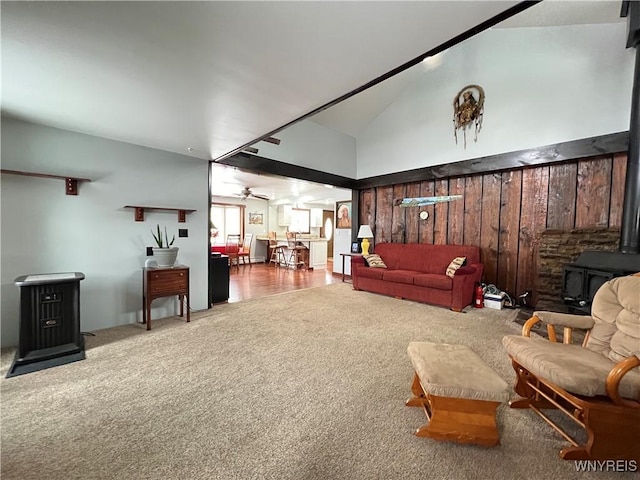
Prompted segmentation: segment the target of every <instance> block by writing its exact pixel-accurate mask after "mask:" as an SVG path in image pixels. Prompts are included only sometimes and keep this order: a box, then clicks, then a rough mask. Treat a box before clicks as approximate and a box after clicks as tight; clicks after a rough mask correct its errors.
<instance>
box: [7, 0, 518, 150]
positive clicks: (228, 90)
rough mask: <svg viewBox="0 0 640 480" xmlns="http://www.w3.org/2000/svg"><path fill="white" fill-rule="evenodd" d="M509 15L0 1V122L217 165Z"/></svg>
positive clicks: (276, 5) (483, 8)
mask: <svg viewBox="0 0 640 480" xmlns="http://www.w3.org/2000/svg"><path fill="white" fill-rule="evenodd" d="M516 3H518V2H516V1H504V2H495V1H461V2H431V1H429V2H415V1H408V2H405V1H389V2H385V1H380V2H377V1H375V2H373V1H372V2H368V1H366V2H342V1H338V2H271V1H259V2H2V6H1V8H2V12H1V13H2V25H1V26H2V29H1V35H2V92H1V93H2V114H3V115H4V116H10V117H14V118H18V119H23V120H26V121H30V122H35V123H42V124H45V125H50V126H54V127H59V128H64V129H68V130H72V131H77V132H82V133H87V134H91V135H97V136H101V137H106V138H110V139H115V140H120V141H125V142H130V143H134V144H139V145H144V146H149V147H154V148H159V149H163V150H168V151H173V152H178V153H182V154H191V155H195V156H200V157H202V158H217V157H219V156H222V155H224V154H226V153H228V152H231V151H233V150H234V149H236V148H238V147H240V146H242V145H244V144H247V143H250V142H251V141H252V140H254V139H256V138H258V137H260V136H262V135H265V134H266V133H268V132H270V131H272V130H275V129H277V128H279V127H281V126H283V125H285V124H286V123H288V122H290V121H293V120H295V119H296V118H299V117H300V116H302V115H304V114H307V113H309V112H311V111H312V110H314V109H316V108H318V107H320V106H322V105H324V104H326V103H328V102H330V101H332V100H334V99H336V98H338V97H340V96H341V95H344V94H346V93H348V92H350V91H352V90H354V89H356V88H358V87H360V86H362V85H364V84H366V83H367V82H369V81H370V80H372V79H374V78H376V77H378V76H380V75H383V74H385V73H386V72H389V71H390V70H392V69H394V68H395V67H398V66H399V65H402V64H403V63H405V62H408V61H410V60H412V59H414V58H416V57H419V56H420V55H422V54H424V53H425V52H427V51H429V50H431V49H432V48H435V47H436V46H438V45H440V44H442V43H444V42H445V41H447V40H449V39H451V38H453V37H455V36H456V35H459V34H461V33H463V32H465V31H466V30H468V29H470V28H472V27H474V26H476V25H478V24H480V23H481V22H483V21H484V20H487V19H489V18H491V17H493V16H495V15H496V14H499V13H501V12H503V11H504V10H506V9H508V8H509V7H511V6H513V5H515V4H516ZM347 128H348V127H347ZM187 147H192V149H193V150H192V151H191V153H189V152H187Z"/></svg>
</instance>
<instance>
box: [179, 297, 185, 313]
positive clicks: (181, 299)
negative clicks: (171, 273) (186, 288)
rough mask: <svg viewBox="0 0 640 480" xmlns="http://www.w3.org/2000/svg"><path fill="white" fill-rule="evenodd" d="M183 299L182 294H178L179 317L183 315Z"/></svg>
mask: <svg viewBox="0 0 640 480" xmlns="http://www.w3.org/2000/svg"><path fill="white" fill-rule="evenodd" d="M183 301H184V295H178V302H180V317H183V316H184V307H183V305H182V302H183Z"/></svg>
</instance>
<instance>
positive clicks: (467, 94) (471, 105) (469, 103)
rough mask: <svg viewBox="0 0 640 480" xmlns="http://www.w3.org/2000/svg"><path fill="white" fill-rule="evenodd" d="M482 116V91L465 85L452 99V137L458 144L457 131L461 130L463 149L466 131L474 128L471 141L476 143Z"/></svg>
mask: <svg viewBox="0 0 640 480" xmlns="http://www.w3.org/2000/svg"><path fill="white" fill-rule="evenodd" d="M483 115H484V89H483V88H482V87H481V86H480V85H467V86H466V87H464V88H463V89H462V90H460V91H459V92H458V94H457V95H456V97H455V98H454V99H453V136H454V137H455V139H456V145H457V144H458V129H462V135H463V137H464V148H467V130H468V129H469V128H471V126H472V125H473V126H474V134H473V141H474V142H477V141H478V132H479V131H480V130H481V129H482V117H483Z"/></svg>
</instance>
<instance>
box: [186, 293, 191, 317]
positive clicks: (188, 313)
mask: <svg viewBox="0 0 640 480" xmlns="http://www.w3.org/2000/svg"><path fill="white" fill-rule="evenodd" d="M185 296H186V297H187V322H190V321H191V307H190V305H189V304H190V300H189V294H188V293H187V294H186V295H185Z"/></svg>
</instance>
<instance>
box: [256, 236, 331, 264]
mask: <svg viewBox="0 0 640 480" xmlns="http://www.w3.org/2000/svg"><path fill="white" fill-rule="evenodd" d="M256 240H258V241H260V242H268V241H269V237H267V236H266V235H265V236H262V235H261V236H257V237H256ZM276 242H278V245H284V247H285V248H286V247H287V246H288V242H287V237H286V236H285V235H282V236H277V237H276ZM296 242H300V243H302V244H303V245H305V246H306V247H307V248H309V265H308V268H309V269H313V268H327V239H326V238H322V237H313V236H311V235H301V236H298V237H296ZM285 255H286V258H289V253H288V252H285Z"/></svg>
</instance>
